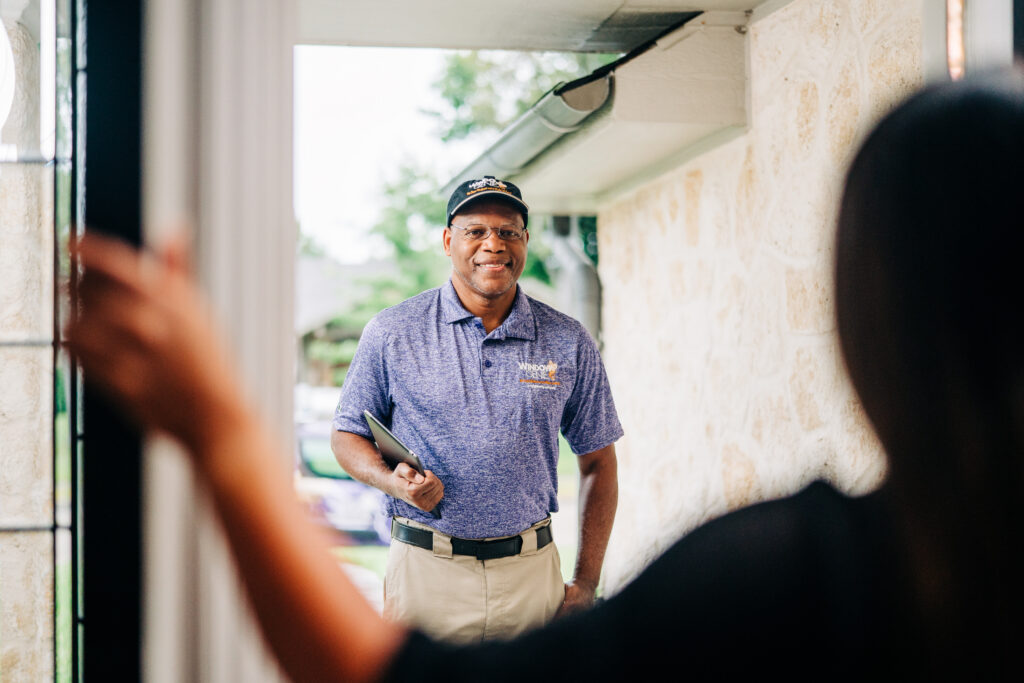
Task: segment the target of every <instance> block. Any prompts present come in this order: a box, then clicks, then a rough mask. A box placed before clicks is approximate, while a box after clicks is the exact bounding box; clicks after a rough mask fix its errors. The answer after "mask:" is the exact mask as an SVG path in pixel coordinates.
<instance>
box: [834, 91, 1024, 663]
mask: <svg viewBox="0 0 1024 683" xmlns="http://www.w3.org/2000/svg"><path fill="white" fill-rule="evenodd" d="M1022 178H1024V76H1022V74H1021V73H1020V72H1018V71H1006V72H1000V73H991V74H987V75H984V76H982V77H978V78H973V79H968V80H966V81H963V82H960V83H955V84H949V83H947V84H943V85H939V86H937V87H930V88H927V89H925V90H923V91H922V92H920V93H918V94H917V95H915V96H913V97H911V98H910V99H909V100H907V101H906V102H905V103H904V104H902V105H901V106H900V107H898V108H897V109H896V110H895V111H893V112H892V113H891V114H890V115H889V116H887V117H886V118H885V119H884V120H883V121H882V123H881V124H880V125H879V126H878V127H877V128H876V129H875V131H874V132H873V133H872V134H871V135H870V137H869V138H868V139H867V141H866V142H865V143H864V145H863V147H862V148H861V150H860V152H859V153H858V155H857V157H856V159H855V160H854V162H853V165H852V166H851V168H850V171H849V174H848V176H847V181H846V190H845V193H844V195H843V200H842V205H841V209H840V215H839V226H838V235H837V243H836V314H837V318H838V327H839V336H840V343H841V346H842V351H843V355H844V356H845V359H846V363H847V367H848V369H849V371H850V376H851V378H852V380H853V384H854V387H855V388H856V390H857V393H858V394H859V395H860V398H861V400H862V402H863V404H864V408H865V411H866V412H867V414H868V416H869V417H870V419H871V421H872V423H873V424H874V426H875V429H876V430H877V432H878V434H879V437H880V438H881V440H882V443H883V445H884V446H885V449H886V452H887V454H888V456H889V478H888V483H887V489H888V493H889V494H890V495H891V497H892V500H893V502H894V505H895V510H896V511H897V514H898V519H895V520H893V521H894V523H895V524H896V525H897V527H898V532H897V533H898V534H899V538H900V541H901V543H902V545H901V547H902V549H903V552H904V553H905V560H906V561H905V566H904V567H903V569H904V571H905V579H906V582H907V587H908V588H909V589H910V590H909V591H908V592H907V595H906V600H907V607H908V609H909V616H910V618H911V619H912V621H913V623H914V624H916V626H917V627H919V628H918V629H917V632H918V633H919V634H920V637H921V639H922V640H921V644H922V645H924V646H925V648H926V649H925V651H924V652H922V654H924V655H925V656H928V657H930V658H931V661H932V662H933V663H935V665H936V667H940V669H939V670H942V669H941V667H944V666H946V665H947V664H948V665H950V666H954V667H956V669H954V670H967V667H969V666H970V665H971V661H974V662H975V663H976V664H977V665H979V666H980V667H982V669H981V670H984V668H985V667H992V671H993V672H998V671H1000V670H1003V669H1002V667H1003V666H1012V668H1008V669H1005V671H1014V670H1017V669H1018V668H1019V665H1018V661H1017V650H1018V648H1019V642H1018V638H1017V634H1019V633H1020V632H1021V630H1022V629H1021V628H1019V627H1018V626H1017V625H1016V622H1017V619H1019V618H1021V616H1022V615H1024V562H1022V557H1024V554H1022V552H1021V549H1020V547H1021V544H1022V543H1024V507H1022V506H1024V339H1021V338H1019V337H1018V336H1017V335H1016V333H1015V332H1014V331H1013V327H1014V326H1015V324H1017V323H1018V321H1019V319H1020V318H1021V314H1022V311H1024V305H1022V299H1024V296H1022V295H1024V268H1022V267H1021V262H1022V259H1024V249H1022V248H1024V221H1022V208H1024V203H1022V197H1024V191H1022V189H1024V188H1022ZM979 637H980V638H982V639H984V641H985V649H984V650H981V651H979V650H974V649H972V648H971V647H970V643H973V642H978V641H977V639H978V638H979ZM974 657H979V658H980V660H981V661H979V660H976V659H975V660H972V658H974ZM961 667H963V669H961ZM948 671H949V670H947V673H948Z"/></svg>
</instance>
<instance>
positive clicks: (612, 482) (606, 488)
mask: <svg viewBox="0 0 1024 683" xmlns="http://www.w3.org/2000/svg"><path fill="white" fill-rule="evenodd" d="M618 500H619V482H618V465H617V462H616V458H615V447H614V446H608V447H607V448H603V449H601V450H600V451H595V452H593V453H590V454H588V455H586V456H584V459H583V460H582V461H581V468H580V495H579V505H580V532H579V550H578V552H577V554H576V568H575V572H574V578H573V582H574V583H575V584H577V585H579V586H580V587H582V588H585V589H587V590H589V591H594V590H596V589H597V584H598V581H600V579H601V567H602V565H603V564H604V555H605V550H606V549H607V548H608V537H609V536H610V535H611V532H612V524H613V523H614V521H615V509H616V507H617V506H618Z"/></svg>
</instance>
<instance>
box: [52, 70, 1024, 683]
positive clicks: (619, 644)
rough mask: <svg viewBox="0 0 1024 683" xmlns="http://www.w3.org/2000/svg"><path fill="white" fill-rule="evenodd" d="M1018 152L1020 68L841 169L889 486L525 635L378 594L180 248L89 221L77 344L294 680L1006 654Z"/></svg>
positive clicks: (1014, 529)
mask: <svg viewBox="0 0 1024 683" xmlns="http://www.w3.org/2000/svg"><path fill="white" fill-rule="evenodd" d="M1022 165H1024V79H1022V77H1021V74H1019V73H1006V74H1001V75H996V76H991V77H987V78H984V79H978V80H974V81H972V82H968V83H962V84H956V85H945V86H940V87H937V88H931V89H928V90H926V91H924V92H922V93H920V94H918V95H916V96H914V97H913V98H911V99H910V100H909V101H908V102H906V103H905V104H903V105H902V106H901V107H899V108H898V109H897V110H896V111H894V112H893V113H892V114H890V115H889V116H888V117H887V118H886V119H885V120H884V121H883V122H882V123H881V124H880V125H879V127H878V128H877V129H876V130H875V131H874V133H873V134H872V135H871V136H870V137H869V138H868V140H867V141H866V143H865V144H864V146H863V148H862V149H861V151H860V153H859V154H858V156H857V158H856V160H855V161H854V163H853V166H852V168H851V170H850V172H849V176H848V179H847V186H846V192H845V194H844V197H843V203H842V208H841V212H840V219H839V231H838V241H837V270H836V302H837V314H838V319H839V332H840V337H841V344H842V349H843V352H844V355H845V357H846V360H847V364H848V367H849V370H850V373H851V376H852V378H853V382H854V386H855V387H856V389H857V391H858V393H859V394H860V396H861V399H862V401H863V403H864V406H865V409H866V410H867V413H868V415H869V416H870V418H871V420H872V422H873V423H874V425H875V427H876V429H877V431H878V433H879V435H880V437H881V439H882V442H883V444H884V445H885V447H886V450H887V452H888V454H889V456H890V460H891V466H890V477H889V480H888V481H887V483H886V485H885V486H884V487H883V489H882V490H881V491H879V492H877V493H875V494H873V495H870V496H866V497H864V498H860V499H851V498H847V497H846V496H843V495H842V494H840V493H838V492H836V491H835V490H833V489H831V488H830V487H828V486H826V485H824V484H815V485H813V486H811V487H809V488H808V489H806V490H805V491H803V492H801V493H800V494H798V495H796V496H794V497H792V498H789V499H785V500H781V501H775V502H771V503H764V504H761V505H758V506H754V507H751V508H748V509H745V510H741V511H738V512H735V513H733V514H730V515H727V516H725V517H723V518H721V519H719V520H716V521H714V522H712V523H710V524H708V525H705V526H704V527H702V528H700V529H698V530H696V531H695V532H693V533H692V534H690V535H688V536H686V537H685V538H683V539H681V540H680V541H679V542H678V543H676V544H675V545H674V546H673V547H672V548H671V549H670V550H669V551H668V552H666V553H665V555H663V556H662V557H661V558H659V559H658V560H657V561H656V562H655V563H654V564H652V565H651V567H649V568H648V569H647V570H646V571H645V572H644V573H643V574H642V575H641V576H640V577H638V578H637V579H636V580H635V581H634V582H633V583H632V584H631V585H629V586H627V587H626V588H625V589H624V590H623V591H622V592H621V593H620V594H618V595H617V596H615V597H614V598H612V599H610V600H608V601H607V602H605V603H604V604H602V605H601V606H600V607H598V608H595V609H593V610H591V611H589V612H587V613H584V614H580V615H576V616H573V617H570V618H567V619H563V620H559V621H557V622H555V623H553V624H551V625H550V626H548V627H546V628H544V629H541V630H538V631H534V632H532V633H529V634H527V635H525V636H524V637H522V638H519V639H517V640H515V641H512V642H508V643H487V644H482V645H479V646H474V647H465V648H453V647H448V646H443V645H440V644H437V643H433V642H431V641H429V640H428V639H426V638H425V637H424V636H422V635H420V634H416V633H409V632H407V631H406V630H405V629H403V628H402V627H400V626H397V625H395V624H390V623H387V622H384V621H382V620H381V619H380V618H379V617H378V616H377V615H376V614H375V613H374V612H373V610H372V609H370V607H369V606H367V604H366V603H365V602H364V601H363V600H362V598H361V597H360V596H359V594H358V592H357V591H356V590H355V588H354V587H353V586H352V585H351V584H350V583H349V582H348V581H347V580H346V578H345V576H344V574H343V572H341V571H340V570H339V568H338V567H336V566H335V565H334V563H333V561H332V560H331V559H329V556H328V554H327V552H325V546H326V540H325V539H323V538H320V537H319V536H318V535H317V533H318V532H317V531H316V530H314V529H313V527H312V526H311V525H310V524H309V523H308V522H307V521H306V520H305V519H304V518H303V514H302V512H301V511H300V510H299V508H298V507H297V505H296V504H295V502H294V500H293V494H292V492H291V490H290V489H289V487H288V482H287V479H285V478H282V477H280V476H279V472H278V471H277V469H276V466H275V464H274V463H275V462H277V461H278V457H277V456H276V455H275V453H274V446H273V444H274V441H273V439H272V438H271V437H269V436H268V435H267V434H265V433H264V431H263V428H262V426H261V423H260V421H259V420H258V419H257V418H256V417H255V416H254V413H253V412H252V411H251V410H250V409H249V408H248V407H246V406H245V405H243V403H242V402H241V401H240V399H239V398H238V394H237V390H236V389H235V387H236V386H237V382H236V379H235V377H234V375H233V373H232V371H231V370H230V369H229V364H228V363H227V362H226V360H225V354H224V353H223V352H222V351H220V352H218V351H216V350H217V349H221V348H222V347H221V345H220V342H219V339H218V338H217V335H216V334H215V333H214V332H213V331H212V328H211V326H210V325H209V323H208V322H207V320H206V317H205V316H204V315H203V314H202V313H201V311H203V310H204V309H203V305H202V302H201V301H200V299H199V296H198V295H197V294H196V292H195V290H194V288H193V286H192V284H191V283H190V280H189V278H188V276H187V274H186V273H185V272H184V270H183V269H182V268H181V261H182V259H181V257H180V252H181V250H180V249H173V248H172V249H170V250H168V251H167V252H166V253H165V255H164V257H163V259H162V260H159V261H158V260H157V259H155V258H154V257H152V256H148V255H145V254H137V253H136V252H134V251H133V250H131V249H129V248H127V247H125V246H123V245H120V244H116V243H111V242H109V241H107V240H102V239H100V238H94V237H89V238H86V239H85V240H83V242H82V244H81V245H80V248H79V254H80V257H81V259H82V262H83V263H84V264H85V266H86V269H87V275H86V277H85V279H84V281H83V283H82V287H81V295H82V299H83V303H84V310H85V311H86V313H85V315H84V316H83V317H82V318H81V319H80V320H78V321H77V322H76V323H75V324H74V325H72V327H71V329H70V330H69V344H70V346H71V348H72V349H73V350H74V352H75V353H77V354H78V356H79V357H80V358H81V360H82V363H83V365H84V366H85V368H86V371H87V373H88V378H89V379H90V380H91V381H93V382H95V383H97V384H99V385H101V386H104V387H105V388H107V389H108V390H109V391H110V393H111V394H112V396H114V398H115V399H117V400H118V401H119V402H120V403H121V405H123V406H124V407H125V409H126V410H127V411H129V412H130V413H132V414H133V415H134V416H135V417H136V418H137V419H138V420H139V421H140V422H141V423H142V424H143V425H145V426H146V427H148V428H151V429H155V430H160V431H163V432H167V433H169V434H171V435H173V436H174V437H176V438H177V439H179V440H180V441H181V442H182V443H183V445H184V446H185V448H186V450H187V451H188V452H189V454H190V456H191V458H192V462H193V463H194V465H195V466H196V468H197V470H198V472H199V473H200V476H201V479H202V481H204V482H205V484H206V485H207V488H208V490H209V492H210V494H211V495H212V497H213V499H214V501H215V503H216V507H217V510H218V513H219V515H220V516H221V519H222V521H223V523H224V526H225V529H226V530H227V535H228V539H229V542H230V544H231V547H232V550H233V552H234V555H235V557H236V559H237V561H238V564H239V567H240V568H241V571H242V575H243V580H244V581H245V583H246V586H247V589H248V594H249V596H250V599H251V600H252V603H253V605H254V607H255V609H256V612H257V615H258V617H259V620H260V623H261V625H262V628H263V631H264V633H265V635H266V637H267V640H268V642H269V643H270V645H271V647H272V648H273V650H274V651H275V653H276V654H277V656H278V658H279V659H280V661H281V663H282V665H283V666H284V668H285V670H286V671H287V672H288V673H289V675H290V676H291V677H292V678H293V679H294V680H296V681H303V680H309V681H324V680H335V679H337V680H358V681H361V680H379V679H382V678H390V679H394V680H406V679H410V680H418V681H424V680H434V679H442V678H443V679H445V680H448V681H452V680H456V681H457V680H518V679H521V678H523V677H537V676H539V677H541V678H545V679H546V678H561V679H570V680H576V679H580V680H586V679H595V678H596V679H602V680H620V679H627V678H628V679H640V678H647V677H653V676H655V675H658V676H664V675H665V673H666V672H667V673H668V674H669V675H670V676H671V677H673V678H676V677H678V678H683V677H694V676H698V677H706V676H711V675H714V676H724V675H742V674H764V673H767V672H786V673H789V674H796V675H805V676H809V675H815V676H817V677H828V678H845V677H863V676H867V675H871V674H879V673H882V672H885V673H892V667H895V668H897V669H903V670H905V672H906V673H908V674H910V673H913V674H918V675H919V674H920V673H924V672H928V671H930V672H932V673H933V674H937V675H940V676H943V677H946V676H951V675H954V674H962V675H966V674H968V673H970V674H972V675H973V677H979V675H980V676H986V675H995V674H1004V673H1008V672H1010V671H1014V670H1015V669H1016V668H1017V667H1016V661H1015V657H1014V655H1015V652H1014V647H1015V646H1016V640H1017V635H1018V633H1019V630H1020V629H1018V628H1017V627H1016V621H1015V617H1016V616H1017V615H1018V614H1020V612H1021V607H1022V602H1024V601H1022V596H1021V593H1022V589H1021V586H1020V584H1021V580H1022V577H1024V562H1022V557H1021V552H1020V550H1019V549H1018V544H1019V541H1020V537H1021V532H1022V530H1024V519H1022V513H1021V511H1020V510H1019V508H1018V505H1017V498H1018V497H1019V496H1020V493H1021V491H1022V466H1024V457H1022V456H1024V420H1022V412H1024V361H1022V354H1021V353H1020V350H1019V345H1020V344H1019V342H1018V341H1017V339H1016V338H1015V337H1014V336H1013V335H1012V334H1010V330H1011V329H1012V327H1011V326H1012V324H1013V322H1014V321H1015V319H1016V318H1017V317H1018V316H1017V311H1018V310H1019V307H1020V305H1019V303H1018V302H1019V300H1020V294H1021V293H1022V286H1021V282H1020V279H1019V278H1018V277H1017V276H1016V273H1017V271H1016V269H1015V267H1014V266H1016V259H1017V257H1018V254H1020V253H1021V249H1020V247H1021V246H1022V227H1024V226H1022V224H1021V223H1022V221H1021V219H1020V213H1019V203H1020V202H1019V199H1018V196H1019V194H1020V192H1019V188H1018V185H1019V175H1020V169H1021V167H1022ZM240 458H244V459H245V469H246V471H247V472H249V473H250V475H249V476H247V477H246V478H245V480H244V481H238V480H237V479H236V478H235V476H234V474H235V473H236V472H237V471H238V464H239V463H238V461H239V459H240ZM979 636H980V637H979Z"/></svg>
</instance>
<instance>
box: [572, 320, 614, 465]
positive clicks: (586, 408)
mask: <svg viewBox="0 0 1024 683" xmlns="http://www.w3.org/2000/svg"><path fill="white" fill-rule="evenodd" d="M562 434H563V435H564V436H565V440H566V441H568V442H569V446H570V448H572V452H573V453H575V454H576V455H585V454H587V453H592V452H594V451H596V450H599V449H601V448H604V447H605V446H608V445H610V444H613V443H615V442H616V441H618V440H619V439H620V438H622V425H621V424H620V423H619V415H618V413H617V412H616V411H615V401H614V400H612V390H611V387H610V386H609V384H608V375H607V374H606V373H605V370H604V362H603V361H602V360H601V353H600V352H599V351H598V350H597V344H596V343H595V342H594V340H593V339H592V338H591V337H590V334H589V333H587V331H586V330H585V329H583V327H582V326H581V327H580V341H579V344H578V345H577V350H576V384H575V386H574V387H573V389H572V394H571V395H570V396H569V400H568V401H567V402H566V404H565V410H564V412H563V413H562Z"/></svg>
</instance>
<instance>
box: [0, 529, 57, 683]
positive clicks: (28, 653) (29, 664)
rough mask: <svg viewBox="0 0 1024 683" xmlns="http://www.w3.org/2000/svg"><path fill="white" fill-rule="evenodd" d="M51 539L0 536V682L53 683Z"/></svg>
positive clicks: (35, 534)
mask: <svg viewBox="0 0 1024 683" xmlns="http://www.w3.org/2000/svg"><path fill="white" fill-rule="evenodd" d="M53 604H54V603H53V536H52V535H51V534H50V533H48V532H42V533H40V532H30V533H9V534H0V681H3V682H4V683H6V682H7V681H11V682H12V683H14V682H15V681H47V680H50V681H52V680H53Z"/></svg>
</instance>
